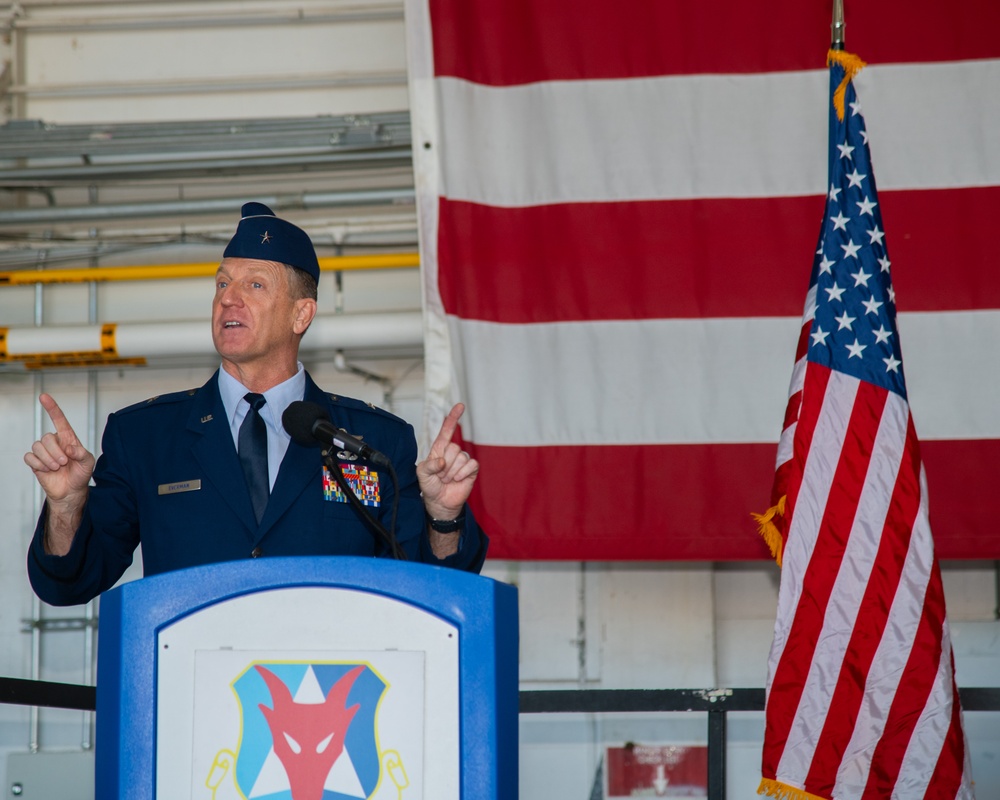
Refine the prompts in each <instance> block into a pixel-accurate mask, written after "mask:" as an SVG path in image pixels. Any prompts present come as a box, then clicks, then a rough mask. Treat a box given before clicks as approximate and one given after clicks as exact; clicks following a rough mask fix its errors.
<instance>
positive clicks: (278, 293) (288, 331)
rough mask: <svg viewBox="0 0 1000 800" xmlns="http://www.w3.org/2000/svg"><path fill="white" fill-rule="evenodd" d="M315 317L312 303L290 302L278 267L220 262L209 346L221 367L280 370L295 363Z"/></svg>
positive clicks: (231, 260)
mask: <svg viewBox="0 0 1000 800" xmlns="http://www.w3.org/2000/svg"><path fill="white" fill-rule="evenodd" d="M315 311H316V302H315V301H314V300H306V299H301V300H293V299H292V298H291V295H290V294H289V288H288V276H287V275H286V274H285V267H284V266H283V265H282V264H278V263H276V262H274V261H258V260H256V259H251V258H225V259H223V260H222V263H221V264H220V265H219V270H218V272H217V273H216V275H215V299H214V300H213V302H212V341H213V342H214V343H215V349H216V350H218V351H219V355H221V356H222V358H223V360H224V361H229V362H232V363H233V364H236V365H239V366H241V367H246V366H251V365H254V364H260V365H262V366H264V365H273V366H278V365H281V366H284V365H285V364H287V363H288V361H289V360H291V361H292V363H294V360H295V359H296V358H297V356H298V346H299V338H300V336H301V334H302V333H304V332H305V329H306V328H307V327H308V326H309V322H311V321H312V318H313V316H314V314H315Z"/></svg>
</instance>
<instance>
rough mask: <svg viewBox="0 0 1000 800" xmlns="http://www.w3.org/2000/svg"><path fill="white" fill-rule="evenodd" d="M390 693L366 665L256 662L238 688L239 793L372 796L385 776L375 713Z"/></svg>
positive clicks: (274, 797)
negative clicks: (239, 723)
mask: <svg viewBox="0 0 1000 800" xmlns="http://www.w3.org/2000/svg"><path fill="white" fill-rule="evenodd" d="M387 689H388V685H387V684H386V682H385V681H384V680H383V679H382V677H381V676H379V674H378V673H377V672H375V670H373V669H372V667H371V665H369V664H367V663H356V662H355V663H341V662H337V663H324V662H273V663H270V662H255V663H253V664H251V665H250V666H249V667H248V668H247V669H246V670H245V671H244V672H243V673H242V674H241V675H240V677H239V678H237V679H236V680H235V681H234V682H233V690H234V692H235V693H236V696H237V698H238V700H239V703H240V714H241V718H242V725H241V731H240V743H239V747H238V750H237V752H236V758H235V774H234V776H233V777H234V780H235V783H236V787H237V789H238V791H239V793H240V795H241V796H242V797H243V798H246V800H368V799H369V798H371V797H372V796H373V794H374V793H375V790H376V789H377V788H378V785H379V781H380V778H381V777H382V775H381V772H382V767H381V763H380V762H382V760H383V759H382V758H381V754H380V751H379V745H378V727H377V711H378V706H379V702H380V701H381V699H382V697H383V695H384V694H385V692H386V690H387ZM390 777H393V776H390ZM393 780H394V781H395V778H394V777H393ZM213 795H214V792H213Z"/></svg>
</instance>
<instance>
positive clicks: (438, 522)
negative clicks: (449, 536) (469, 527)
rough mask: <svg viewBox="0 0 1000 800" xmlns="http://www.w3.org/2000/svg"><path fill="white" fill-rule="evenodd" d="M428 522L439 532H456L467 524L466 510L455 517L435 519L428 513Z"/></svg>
mask: <svg viewBox="0 0 1000 800" xmlns="http://www.w3.org/2000/svg"><path fill="white" fill-rule="evenodd" d="M427 523H428V524H429V525H430V526H431V528H432V529H433V530H436V531H437V532H438V533H454V532H455V531H457V530H460V529H461V528H462V525H464V524H465V512H464V511H463V512H462V513H461V514H459V515H458V516H457V517H455V519H434V518H433V517H431V516H430V515H429V514H428V515H427Z"/></svg>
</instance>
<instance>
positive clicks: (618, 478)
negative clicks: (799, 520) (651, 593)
mask: <svg viewBox="0 0 1000 800" xmlns="http://www.w3.org/2000/svg"><path fill="white" fill-rule="evenodd" d="M810 380H815V379H814V378H810ZM802 424H803V423H802V422H801V421H800V425H802ZM802 433H803V432H802V431H800V432H799V434H800V435H802ZM463 446H464V448H465V449H466V450H468V451H469V452H470V453H472V455H473V456H474V457H475V458H476V459H478V461H479V463H480V467H481V471H482V474H483V475H489V476H490V480H489V481H479V482H478V483H477V484H476V488H475V491H474V492H473V496H472V499H471V501H470V502H471V503H472V508H473V511H474V512H475V514H476V518H477V519H478V520H479V522H480V523H481V524H482V526H483V528H484V530H485V531H486V533H487V534H488V535H489V536H490V538H491V541H490V558H498V559H499V558H512V559H522V558H527V559H539V560H546V559H559V560H574V561H575V560H594V561H629V560H650V561H664V560H691V561H700V560H708V561H719V560H733V561H739V560H760V559H770V553H769V552H768V549H767V547H766V546H765V545H764V544H763V541H762V540H761V538H760V536H759V535H758V534H757V528H756V524H755V523H754V522H753V520H752V519H751V518H750V512H751V511H759V510H760V507H761V498H762V497H763V498H767V497H769V496H770V491H771V481H772V478H773V477H774V472H773V470H774V456H775V445H774V444H773V443H751V444H702V445H644V446H630V447H629V448H628V451H627V452H626V451H625V450H623V449H622V448H620V447H614V446H610V445H608V446H596V445H589V446H588V445H579V446H563V447H498V446H491V445H479V444H475V443H473V442H466V443H465V444H464V445H463ZM920 447H921V451H922V453H923V457H924V467H925V469H926V470H927V474H928V481H929V483H930V490H929V491H930V496H931V508H932V509H933V511H932V517H933V520H934V522H933V524H934V536H935V541H936V543H937V548H936V549H937V553H938V556H939V557H941V558H951V559H966V558H1000V537H998V536H996V535H994V534H993V533H992V531H993V526H994V524H995V521H996V520H995V519H994V514H993V511H992V508H991V507H990V506H989V504H988V503H969V502H967V498H968V497H989V496H990V494H991V493H992V492H994V491H995V486H993V479H992V477H991V475H990V474H989V471H988V470H982V469H980V468H979V467H978V465H981V464H998V463H1000V440H967V441H939V442H927V441H923V442H921V443H920ZM789 463H791V462H789ZM928 465H931V466H928ZM938 473H940V478H941V479H936V478H935V477H934V476H935V475H937V474H938ZM651 475H652V476H655V478H654V479H649V476H651ZM640 476H645V480H644V479H643V478H642V477H640ZM942 479H943V480H942ZM941 484H943V486H944V488H945V489H946V490H947V488H948V487H949V486H950V485H953V484H954V485H961V487H962V491H961V492H948V491H937V492H935V486H938V488H941ZM644 486H645V490H643V489H644ZM795 488H796V489H797V485H796V487H795ZM637 495H638V496H641V498H642V499H643V501H644V503H645V504H644V505H642V504H640V505H634V504H633V505H629V503H636V499H635V498H636V496H637ZM650 495H652V497H650ZM512 498H528V499H529V500H530V502H523V503H521V502H516V503H515V502H511V501H512ZM484 508H488V509H490V511H489V513H487V512H486V511H484ZM651 509H653V510H651ZM787 513H788V512H786V515H787ZM935 514H936V516H934V515H935Z"/></svg>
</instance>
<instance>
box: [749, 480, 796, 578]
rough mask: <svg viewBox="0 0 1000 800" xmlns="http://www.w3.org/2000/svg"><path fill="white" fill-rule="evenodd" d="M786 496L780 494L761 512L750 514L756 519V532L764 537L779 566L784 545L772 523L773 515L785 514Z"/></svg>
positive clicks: (780, 515)
mask: <svg viewBox="0 0 1000 800" xmlns="http://www.w3.org/2000/svg"><path fill="white" fill-rule="evenodd" d="M786 497H788V495H784V494H783V495H781V499H780V500H778V502H777V503H776V504H775V505H773V506H771V507H770V508H769V509H768V510H767V511H765V512H764V513H763V514H755V513H753V512H751V514H750V516H751V517H753V518H754V519H755V520H756V521H757V532H758V533H759V534H760V535H761V536H762V537H763V538H764V541H765V542H766V543H767V546H768V547H769V548H770V550H771V555H772V556H773V557H774V560H775V562H777V564H778V566H779V567H780V566H781V552H782V548H783V547H784V541H783V540H782V538H781V531H779V530H778V526H777V525H775V524H774V518H775V516H779V517H783V516H785V498H786Z"/></svg>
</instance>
